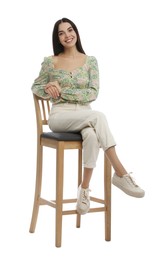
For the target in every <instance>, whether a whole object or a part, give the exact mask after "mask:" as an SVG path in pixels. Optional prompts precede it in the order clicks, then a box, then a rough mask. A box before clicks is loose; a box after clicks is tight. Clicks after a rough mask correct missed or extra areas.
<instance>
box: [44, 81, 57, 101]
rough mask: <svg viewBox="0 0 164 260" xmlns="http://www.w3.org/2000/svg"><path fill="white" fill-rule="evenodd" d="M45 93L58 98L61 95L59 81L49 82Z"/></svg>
mask: <svg viewBox="0 0 164 260" xmlns="http://www.w3.org/2000/svg"><path fill="white" fill-rule="evenodd" d="M44 91H45V92H46V93H47V94H49V95H50V96H51V97H53V98H55V99H56V98H58V97H59V96H60V94H61V87H60V85H59V83H58V81H53V82H49V83H48V84H47V85H46V86H45V89H44Z"/></svg>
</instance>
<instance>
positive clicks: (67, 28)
mask: <svg viewBox="0 0 164 260" xmlns="http://www.w3.org/2000/svg"><path fill="white" fill-rule="evenodd" d="M69 29H72V26H70V27H68V28H67V30H69ZM60 32H64V31H63V30H60V31H58V33H60Z"/></svg>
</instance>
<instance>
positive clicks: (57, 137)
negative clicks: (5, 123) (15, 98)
mask: <svg viewBox="0 0 164 260" xmlns="http://www.w3.org/2000/svg"><path fill="white" fill-rule="evenodd" d="M33 97H34V104H35V111H36V122H37V163H36V184H35V196H34V205H33V213H32V218H31V225H30V230H29V231H30V232H31V233H33V232H35V227H36V222H37V217H38V212H39V207H40V206H42V205H48V206H51V207H53V208H55V210H56V228H55V233H56V238H55V245H56V247H61V243H62V217H63V215H70V214H76V215H77V218H76V227H80V221H81V215H79V214H78V213H77V211H76V209H75V210H64V209H63V204H64V203H76V201H77V198H73V199H63V177H64V171H63V169H64V150H66V149H77V150H78V183H77V187H78V186H79V185H80V184H81V181H82V137H81V134H80V133H56V132H51V131H49V132H44V131H43V127H44V126H45V125H48V123H47V119H48V115H49V112H50V100H49V99H43V98H40V97H38V96H36V95H35V94H33ZM44 146H45V147H50V148H54V149H56V199H55V200H46V199H44V198H42V197H41V184H42V162H43V147H44ZM90 200H91V201H94V202H97V203H99V204H102V206H101V207H96V208H92V207H91V208H90V210H89V212H88V213H90V212H93V213H95V212H101V211H103V212H104V214H105V240H106V241H110V240H111V164H110V162H109V160H108V159H107V158H106V156H105V153H104V198H103V199H100V198H95V197H90ZM88 213H87V214H88Z"/></svg>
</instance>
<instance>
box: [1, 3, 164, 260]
mask: <svg viewBox="0 0 164 260" xmlns="http://www.w3.org/2000/svg"><path fill="white" fill-rule="evenodd" d="M163 14H164V6H163V1H162V0H161V1H160V0H138V1H135V0H124V1H122V0H113V1H106V0H101V1H85V0H84V1H75V0H69V1H66V0H63V1H52V0H46V1H39V0H36V1H35V0H34V1H19V0H15V1H11V0H10V1H7V0H6V1H1V4H0V35H1V38H0V45H1V48H0V66H1V68H0V71H1V76H0V80H1V91H0V92H1V101H0V113H1V127H0V131H1V136H0V137H1V142H0V150H1V159H0V161H1V164H0V165H1V166H0V167H1V178H0V179H1V180H0V198H1V203H0V208H1V213H0V238H1V249H0V259H11V258H14V259H19V260H20V259H21V260H22V259H24V260H26V259H39V258H41V259H49V260H51V259H66V258H70V259H84V258H85V257H87V259H89V258H95V257H97V258H99V257H103V258H104V259H112V260H118V259H122V260H125V259H126V260H130V259H133V260H136V259H137V260H138V259H149V258H150V257H152V258H153V259H163V258H164V253H163V248H162V247H163V232H164V224H163V219H164V214H163V198H164V190H163V187H164V184H163V173H164V164H163V161H164V160H163V158H164V153H163V151H164V135H163V133H164V124H163V118H164V117H163V111H164V102H163V92H162V89H163V86H164V77H163V76H164V75H163V71H164V48H163V46H164V15H163ZM62 17H67V18H69V19H71V20H73V21H74V22H75V24H76V25H77V27H78V29H79V32H80V36H81V40H82V45H83V48H84V50H85V52H86V53H87V54H88V55H93V56H95V57H96V58H97V60H98V63H99V69H100V87H101V89H100V95H99V98H98V99H97V101H95V103H94V104H93V108H95V109H98V110H100V111H103V112H104V113H105V114H106V116H107V119H108V122H109V125H110V128H111V130H112V132H113V135H114V137H115V139H116V141H117V152H118V155H119V157H120V159H121V161H122V162H123V164H124V165H125V167H126V168H127V170H128V171H133V172H134V174H135V177H136V180H137V181H138V182H139V184H140V185H141V186H142V187H143V188H144V189H145V191H146V196H145V198H143V199H135V198H131V197H128V196H127V195H125V194H123V193H122V192H121V191H120V190H118V189H117V188H115V187H112V240H111V242H105V240H104V224H103V220H104V217H103V213H97V214H87V215H85V216H83V218H82V226H81V228H80V229H76V228H75V216H65V217H64V220H63V241H62V247H61V248H60V249H57V248H56V247H55V246H54V244H55V237H54V232H55V226H54V210H53V209H51V208H50V209H49V208H46V207H43V208H42V209H41V210H40V215H39V218H38V223H37V227H36V232H35V233H34V234H30V233H29V232H28V230H29V225H30V218H31V212H32V205H33V194H34V185H35V163H36V123H35V112H34V104H33V99H32V93H31V85H32V83H33V81H34V79H35V78H36V77H37V76H38V73H39V71H40V66H41V62H42V61H43V58H44V57H45V56H49V55H52V44H51V35H52V30H53V25H54V23H55V22H56V20H58V19H60V18H62ZM54 158H55V152H54V151H53V149H52V150H51V149H47V150H45V163H44V171H46V174H45V177H44V178H45V179H44V183H45V185H44V187H43V193H46V195H48V196H51V195H52V196H53V195H54V194H53V193H54V189H53V188H54V180H55V177H54V175H55V174H54V173H55V162H54ZM75 168H76V155H75V154H74V153H72V152H68V153H67V154H66V179H65V183H66V184H65V185H66V187H65V191H66V193H68V194H69V195H70V194H71V193H73V194H75V196H76V184H75V181H76V169H75ZM102 171H103V154H102V151H101V152H100V157H99V159H98V165H97V168H96V170H95V172H94V175H93V178H92V181H91V189H92V195H94V194H95V193H101V192H102V173H103V172H102ZM51 199H53V198H52V197H51Z"/></svg>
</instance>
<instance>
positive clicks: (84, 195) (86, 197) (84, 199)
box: [81, 189, 90, 204]
mask: <svg viewBox="0 0 164 260" xmlns="http://www.w3.org/2000/svg"><path fill="white" fill-rule="evenodd" d="M89 191H90V189H86V190H82V194H81V198H82V203H84V204H87V202H88V201H89Z"/></svg>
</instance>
